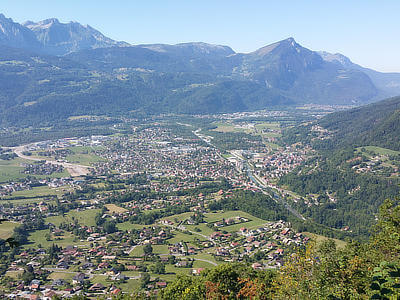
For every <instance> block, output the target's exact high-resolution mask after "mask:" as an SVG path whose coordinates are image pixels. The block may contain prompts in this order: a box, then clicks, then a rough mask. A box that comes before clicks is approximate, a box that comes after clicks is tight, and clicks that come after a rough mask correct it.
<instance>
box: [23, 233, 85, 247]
mask: <svg viewBox="0 0 400 300" xmlns="http://www.w3.org/2000/svg"><path fill="white" fill-rule="evenodd" d="M47 233H49V230H48V229H44V230H36V231H34V232H32V233H30V234H29V237H28V244H25V245H24V248H38V247H39V245H40V246H41V247H43V248H48V247H50V246H51V245H52V244H55V245H58V246H62V247H66V246H70V245H77V244H78V245H88V244H89V243H88V242H86V241H83V242H81V241H79V239H77V238H76V237H75V236H74V235H73V234H71V233H69V232H65V233H64V235H63V236H61V237H59V238H60V239H59V240H56V239H55V238H52V239H51V240H50V241H47V240H46V237H45V236H46V234H47Z"/></svg>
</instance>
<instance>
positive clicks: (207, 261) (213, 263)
mask: <svg viewBox="0 0 400 300" xmlns="http://www.w3.org/2000/svg"><path fill="white" fill-rule="evenodd" d="M193 259H194V260H198V261H204V262H206V263H209V264H212V265H213V266H218V264H217V263H215V262H213V261H211V260H207V259H201V258H195V257H193Z"/></svg>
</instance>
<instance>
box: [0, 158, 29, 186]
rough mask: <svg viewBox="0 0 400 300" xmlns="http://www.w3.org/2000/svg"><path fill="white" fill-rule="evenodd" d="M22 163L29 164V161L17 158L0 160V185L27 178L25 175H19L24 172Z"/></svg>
mask: <svg viewBox="0 0 400 300" xmlns="http://www.w3.org/2000/svg"><path fill="white" fill-rule="evenodd" d="M22 163H30V161H29V160H25V159H22V158H19V157H17V158H14V159H11V160H1V159H0V183H4V182H9V181H12V180H16V179H18V178H25V177H27V176H28V175H27V174H23V173H21V172H22V171H23V170H24V168H23V167H22V166H21V164H22Z"/></svg>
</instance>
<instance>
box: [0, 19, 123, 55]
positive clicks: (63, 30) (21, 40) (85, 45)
mask: <svg viewBox="0 0 400 300" xmlns="http://www.w3.org/2000/svg"><path fill="white" fill-rule="evenodd" d="M0 43H1V44H3V45H7V46H10V47H16V48H22V49H26V50H29V51H36V52H38V53H42V54H50V55H65V54H68V53H71V52H76V51H80V50H85V49H96V48H105V47H115V46H117V47H121V46H129V44H128V43H125V42H117V41H114V40H112V39H110V38H108V37H106V36H104V35H103V34H102V33H101V32H99V31H97V30H96V29H94V28H92V27H90V26H89V25H81V24H80V23H78V22H69V23H61V22H60V21H59V20H58V19H56V18H51V19H46V20H43V21H39V22H32V21H27V22H25V23H23V24H19V23H15V22H14V21H13V20H12V19H10V18H6V17H5V16H4V15H3V14H0Z"/></svg>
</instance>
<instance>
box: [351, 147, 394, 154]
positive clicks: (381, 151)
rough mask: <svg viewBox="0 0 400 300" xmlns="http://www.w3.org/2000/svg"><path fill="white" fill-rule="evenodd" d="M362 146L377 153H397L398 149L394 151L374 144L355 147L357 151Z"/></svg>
mask: <svg viewBox="0 0 400 300" xmlns="http://www.w3.org/2000/svg"><path fill="white" fill-rule="evenodd" d="M362 148H365V150H367V151H372V152H374V153H376V154H379V155H398V154H400V151H394V150H390V149H386V148H381V147H376V146H365V147H359V148H357V150H358V151H361V149H362Z"/></svg>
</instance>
